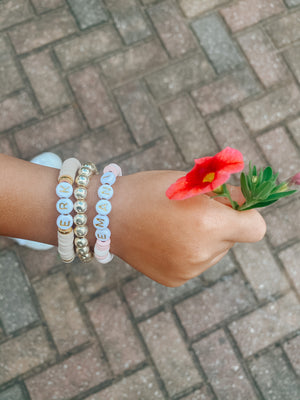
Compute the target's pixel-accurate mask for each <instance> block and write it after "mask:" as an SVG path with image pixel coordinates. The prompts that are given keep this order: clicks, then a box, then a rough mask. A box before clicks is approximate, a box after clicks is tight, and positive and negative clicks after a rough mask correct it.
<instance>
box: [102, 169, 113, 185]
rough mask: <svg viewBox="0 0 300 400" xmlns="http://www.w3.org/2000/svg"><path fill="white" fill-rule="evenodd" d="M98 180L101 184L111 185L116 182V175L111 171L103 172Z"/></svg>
mask: <svg viewBox="0 0 300 400" xmlns="http://www.w3.org/2000/svg"><path fill="white" fill-rule="evenodd" d="M100 181H101V183H102V185H105V184H106V183H107V184H108V185H113V184H114V183H115V182H116V177H115V175H114V174H113V173H112V172H105V174H103V175H102V176H101V178H100Z"/></svg>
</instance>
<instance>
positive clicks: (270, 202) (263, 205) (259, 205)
mask: <svg viewBox="0 0 300 400" xmlns="http://www.w3.org/2000/svg"><path fill="white" fill-rule="evenodd" d="M275 201H277V200H272V201H262V202H258V203H255V204H251V205H250V206H249V207H247V206H246V207H245V208H244V207H243V208H242V209H241V211H246V210H251V209H252V208H261V207H266V206H269V205H270V204H272V203H275Z"/></svg>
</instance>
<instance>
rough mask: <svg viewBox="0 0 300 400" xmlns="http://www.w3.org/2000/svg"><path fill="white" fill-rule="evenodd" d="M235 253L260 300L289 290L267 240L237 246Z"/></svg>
mask: <svg viewBox="0 0 300 400" xmlns="http://www.w3.org/2000/svg"><path fill="white" fill-rule="evenodd" d="M233 252H234V254H235V256H236V259H237V261H238V262H239V263H240V265H241V268H242V270H243V272H244V274H245V276H246V277H247V279H248V280H249V282H250V284H251V286H252V288H253V289H254V291H255V293H256V295H257V297H258V299H259V300H263V299H266V298H268V297H269V296H272V295H275V294H276V293H280V292H283V291H285V290H287V289H288V288H289V284H288V281H287V279H286V277H285V275H284V273H283V272H282V271H281V269H280V268H279V266H278V265H277V263H276V261H275V259H274V258H273V257H272V254H271V252H270V250H269V248H268V246H267V243H266V241H265V240H263V241H261V242H258V243H255V244H252V245H251V244H243V245H241V244H237V245H236V246H235V247H234V249H233Z"/></svg>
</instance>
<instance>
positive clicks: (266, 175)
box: [263, 167, 273, 181]
mask: <svg viewBox="0 0 300 400" xmlns="http://www.w3.org/2000/svg"><path fill="white" fill-rule="evenodd" d="M272 177H273V170H272V168H271V167H267V168H265V170H264V172H263V180H264V181H268V180H269V179H271V178H272Z"/></svg>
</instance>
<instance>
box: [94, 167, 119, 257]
mask: <svg viewBox="0 0 300 400" xmlns="http://www.w3.org/2000/svg"><path fill="white" fill-rule="evenodd" d="M121 175H122V170H121V168H120V167H119V166H118V165H117V164H109V165H107V166H106V167H105V168H104V170H103V175H102V176H101V178H100V182H101V186H100V187H99V189H98V197H99V199H100V200H99V201H98V203H97V204H96V211H97V215H96V217H95V218H94V220H93V225H94V227H95V228H96V233H95V235H96V238H97V242H96V244H95V247H94V255H95V258H96V260H97V261H99V262H100V263H101V264H107V263H109V262H110V261H111V260H112V259H113V255H112V254H111V253H110V251H109V249H110V236H111V232H110V229H109V228H108V225H109V217H108V214H109V213H110V211H111V203H110V201H109V200H110V199H111V198H112V196H113V194H114V190H113V188H112V185H113V184H114V183H115V181H116V178H117V176H121Z"/></svg>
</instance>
